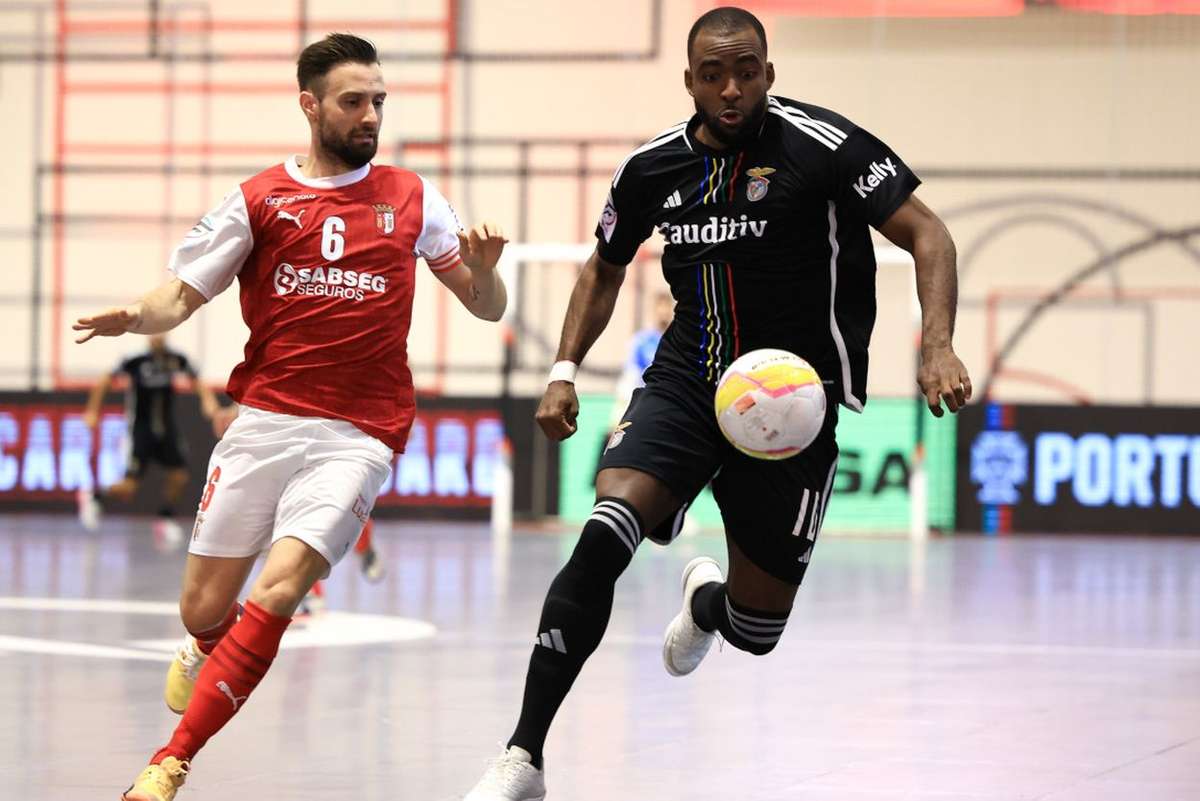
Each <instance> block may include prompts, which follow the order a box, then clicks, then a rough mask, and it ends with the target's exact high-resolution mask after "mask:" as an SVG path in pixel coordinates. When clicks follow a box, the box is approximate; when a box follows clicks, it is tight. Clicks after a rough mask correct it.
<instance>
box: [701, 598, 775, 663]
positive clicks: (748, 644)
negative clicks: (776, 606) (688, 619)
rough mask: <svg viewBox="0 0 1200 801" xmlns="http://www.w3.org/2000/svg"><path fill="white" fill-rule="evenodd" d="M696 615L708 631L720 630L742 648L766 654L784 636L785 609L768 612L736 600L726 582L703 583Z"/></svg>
mask: <svg viewBox="0 0 1200 801" xmlns="http://www.w3.org/2000/svg"><path fill="white" fill-rule="evenodd" d="M692 618H693V619H694V620H695V621H696V625H697V626H699V627H700V628H702V629H704V630H705V631H719V632H721V636H722V637H724V638H725V641H726V642H727V643H729V644H730V645H732V646H733V647H735V648H738V649H740V650H742V651H749V652H750V653H752V654H758V655H760V656H761V655H763V654H766V653H770V651H771V650H772V649H773V648H774V647H775V645H776V644H777V643H778V642H779V638H780V637H782V636H783V630H784V628H786V627H787V620H788V616H787V613H785V612H764V611H762V610H759V609H750V608H748V607H744V606H739V605H738V604H736V603H734V602H733V601H732V600H731V599H730V598H729V594H728V593H727V592H726V588H725V584H724V583H717V582H715V581H714V582H710V583H708V584H702V585H700V587H698V588H697V589H696V592H694V593H693V594H692Z"/></svg>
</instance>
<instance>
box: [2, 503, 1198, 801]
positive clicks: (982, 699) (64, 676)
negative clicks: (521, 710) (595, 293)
mask: <svg viewBox="0 0 1200 801" xmlns="http://www.w3.org/2000/svg"><path fill="white" fill-rule="evenodd" d="M378 531H379V537H380V543H381V548H382V549H383V550H384V552H385V559H386V562H387V566H388V571H389V574H388V577H387V579H386V580H385V581H384V582H383V583H382V584H380V585H377V586H371V585H367V584H365V583H364V582H363V581H362V579H361V578H360V577H359V576H358V574H357V570H356V566H355V563H354V561H353V559H348V560H347V561H346V562H345V563H343V565H341V566H339V568H338V570H337V571H336V572H335V574H334V576H333V577H332V579H331V580H330V582H329V583H328V585H327V599H328V606H329V608H330V609H331V610H333V611H335V612H337V613H346V614H348V615H350V616H351V617H346V618H342V619H341V620H343V621H345V622H344V624H342V625H339V626H338V627H337V628H338V629H339V630H340V631H341V634H342V639H343V640H346V639H349V640H354V639H355V638H354V636H351V633H353V632H354V631H358V630H360V629H361V628H363V627H365V628H373V627H375V628H380V629H385V630H386V631H388V632H389V634H388V636H387V637H382V636H381V637H380V638H381V639H385V640H387V641H386V642H381V643H373V644H362V643H361V642H340V643H335V642H332V641H331V640H332V639H334V638H335V637H331V638H330V639H329V640H326V639H322V637H324V636H325V635H324V634H323V633H322V629H321V627H325V628H324V630H323V631H324V632H332V631H333V627H332V626H330V625H329V624H331V623H334V622H336V621H337V620H338V618H336V617H331V618H329V619H328V620H325V621H321V622H320V625H319V626H316V627H312V630H311V631H309V632H307V636H309V637H310V639H311V638H313V637H315V638H317V642H316V643H313V642H309V643H308V644H309V645H310V646H312V645H314V644H315V645H316V646H317V647H306V648H300V649H295V650H287V651H285V652H284V653H283V654H282V655H281V657H280V658H279V660H278V661H277V662H276V665H275V667H274V668H273V670H272V673H271V674H270V676H269V678H268V679H267V680H266V682H265V683H264V684H263V686H262V687H260V689H259V690H258V692H257V693H256V694H255V696H254V698H253V700H252V701H251V702H250V703H249V705H248V708H247V710H246V713H245V714H243V715H239V716H238V718H237V719H236V720H235V721H234V723H233V724H231V726H230V727H229V728H228V729H226V730H225V731H224V732H222V733H221V734H220V735H219V736H218V737H217V738H216V739H215V740H214V741H213V742H212V743H211V744H210V746H209V747H208V748H207V749H206V750H205V751H204V752H203V754H202V756H201V758H200V759H198V760H197V763H196V766H195V772H194V775H193V778H192V780H190V781H189V783H188V785H187V787H186V788H185V790H184V791H183V792H181V794H180V799H181V801H188V800H189V799H231V798H255V799H288V800H289V801H292V800H295V801H306V799H318V798H320V799H323V801H325V800H328V799H337V800H340V799H351V798H353V799H357V800H361V801H375V800H378V801H385V799H386V801H394V799H414V800H417V799H420V800H424V799H439V800H440V799H454V798H460V797H461V796H462V794H463V793H464V792H465V791H466V790H467V789H468V788H469V786H470V785H471V783H472V782H473V781H474V779H475V778H476V777H477V774H478V773H479V771H480V770H481V769H482V766H483V761H484V760H485V759H486V758H487V757H489V756H492V755H493V751H494V750H495V748H496V743H497V742H499V741H500V740H502V739H504V738H505V737H507V735H508V733H509V731H510V729H511V727H512V724H513V722H514V721H515V717H516V713H517V704H518V702H519V698H520V692H521V685H522V681H523V678H524V671H525V663H526V660H527V659H528V654H529V651H530V648H531V643H532V641H533V637H534V635H535V633H536V632H535V631H534V629H535V627H536V623H537V616H538V610H539V609H540V606H541V601H542V595H543V593H544V591H545V588H546V585H547V584H548V583H549V581H550V578H551V577H552V576H553V574H554V572H555V571H556V570H557V568H558V566H559V564H560V563H561V562H562V561H563V560H564V559H565V556H566V554H567V553H568V552H569V549H570V547H571V544H572V539H573V538H572V537H568V536H552V535H546V534H533V533H526V534H522V533H518V534H517V535H516V536H515V537H514V539H513V541H512V543H511V546H510V547H509V548H507V549H496V548H495V547H494V546H493V543H492V541H491V539H490V537H489V535H488V533H487V531H486V530H485V529H484V528H483V527H477V526H464V525H449V524H414V523H403V524H399V523H382V524H381V525H380V526H379V527H378ZM722 551H723V546H722V544H721V541H720V540H719V539H718V538H716V537H714V536H706V535H701V536H697V537H693V538H690V539H686V540H683V541H681V542H679V543H676V544H675V545H674V546H672V547H671V548H670V549H665V550H664V549H660V548H657V547H656V546H652V545H649V544H647V545H644V546H643V548H642V551H641V552H639V555H638V558H637V560H636V561H635V563H634V565H633V567H632V568H631V569H630V570H629V572H628V573H627V574H626V576H625V577H623V578H622V580H621V583H620V584H619V585H618V592H617V607H616V609H615V611H614V614H613V619H612V623H611V624H610V627H609V637H608V638H607V639H606V641H605V644H604V645H603V646H601V649H600V651H599V652H598V653H597V654H596V656H594V657H593V659H592V661H591V662H590V663H589V664H588V666H587V668H586V669H585V671H584V673H583V675H582V676H581V677H580V679H579V681H578V682H577V684H576V688H575V690H574V692H573V693H572V695H571V696H570V697H569V698H568V700H567V703H566V705H565V706H564V708H563V711H562V713H561V714H560V717H559V720H558V722H557V724H556V727H555V729H554V731H553V732H552V733H551V738H550V742H549V746H548V751H547V765H548V774H547V780H548V784H549V788H550V795H549V798H550V799H564V801H565V800H566V799H571V800H572V801H599V800H600V799H605V801H608V800H609V799H614V798H620V799H633V800H635V801H640V800H641V799H647V800H649V799H656V800H657V799H661V800H662V801H675V800H676V799H678V800H679V801H683V800H684V799H687V800H688V801H692V800H693V799H714V801H716V800H717V799H721V800H722V801H724V800H726V799H756V800H761V801H771V800H773V799H778V800H779V801H783V800H784V799H787V800H788V801H795V800H800V801H804V800H807V799H813V800H814V801H815V800H816V799H820V800H821V801H826V800H828V801H843V800H848V801H859V800H861V801H876V800H878V801H884V800H885V799H886V801H896V799H1006V800H1007V799H1051V800H1052V801H1075V800H1076V799H1078V800H1079V801H1083V799H1087V801H1108V799H1113V800H1114V801H1115V799H1122V801H1125V800H1126V799H1130V798H1136V799H1137V801H1167V800H1169V799H1180V801H1182V800H1183V799H1188V800H1189V801H1194V799H1197V798H1200V541H1198V540H1186V539H1162V540H1156V539H1150V538H1140V539H1119V538H1117V539H1111V538H1093V537H1077V538H1068V537H1055V538H1050V537H1046V538H1020V539H982V538H951V539H945V540H933V541H931V542H930V543H929V544H928V545H927V546H912V545H910V544H909V543H908V542H907V541H904V540H889V539H845V538H837V537H833V536H824V537H823V539H822V542H821V543H820V545H819V546H818V548H817V551H816V555H815V557H814V560H813V566H812V569H811V570H810V573H809V577H808V579H807V582H806V585H805V587H804V589H803V590H802V591H801V596H800V599H799V601H798V603H797V607H796V610H795V611H794V612H793V615H792V622H791V626H790V628H789V630H788V633H787V634H786V635H785V637H784V640H783V642H782V644H781V645H780V647H779V648H778V649H777V650H776V651H775V652H774V653H773V654H772V655H770V656H769V657H766V658H761V659H759V658H754V657H750V656H747V655H744V654H741V653H738V652H736V651H734V650H732V649H730V648H726V649H724V650H723V651H721V652H716V651H714V652H713V654H712V655H711V656H710V657H709V659H708V661H706V662H705V664H704V665H703V666H702V667H701V668H700V670H698V671H697V673H696V674H694V675H693V676H691V677H689V678H687V679H682V680H681V679H673V678H671V677H669V676H667V675H666V673H665V672H664V671H663V669H662V666H661V662H660V656H659V648H660V643H661V640H660V637H661V633H662V629H663V627H664V626H665V625H666V623H667V621H668V620H669V619H670V618H671V617H672V616H673V615H674V614H675V612H676V611H677V607H678V575H679V571H680V569H681V568H682V566H683V565H684V564H685V563H686V562H687V561H688V560H689V559H690V558H691V557H692V556H694V555H696V554H697V553H710V554H713V555H717V556H719V557H720V556H722ZM181 564H182V557H181V556H180V555H178V554H173V555H163V554H159V553H157V552H155V551H154V549H153V547H152V546H151V542H150V536H149V533H148V531H147V530H146V528H145V526H144V524H143V523H141V522H138V521H127V520H121V519H113V520H108V521H106V522H105V525H104V527H103V529H102V530H101V531H100V532H99V533H98V534H95V535H86V534H83V533H81V532H79V531H78V530H77V528H76V527H75V525H74V524H73V521H71V520H69V519H68V518H63V517H47V516H35V515H24V516H9V517H0V597H2V598H5V599H14V598H19V599H24V600H23V601H21V602H17V601H11V600H10V601H3V600H0V799H8V798H12V799H16V798H21V799H35V800H36V801H79V799H91V798H113V799H115V798H116V797H117V796H118V794H119V791H120V790H122V789H124V787H125V786H126V785H127V784H128V782H129V780H130V779H131V778H132V777H133V776H134V775H135V774H136V773H137V771H138V770H139V769H140V767H141V765H142V763H143V762H144V760H145V758H146V757H147V756H148V755H149V753H150V752H151V751H152V750H153V749H154V748H155V747H156V746H157V745H158V744H159V743H160V742H161V741H162V740H163V739H164V737H165V735H166V734H167V733H168V732H169V730H170V727H171V726H172V725H173V724H174V721H175V720H176V718H175V717H174V716H173V715H171V714H170V713H169V712H168V711H167V710H166V709H165V707H164V706H163V704H162V701H161V696H160V692H161V677H162V671H163V665H164V662H162V661H161V654H160V652H159V651H156V650H155V649H156V648H161V647H162V643H161V642H157V641H162V640H174V639H176V638H177V637H178V636H179V634H180V629H179V625H178V622H177V621H176V620H175V619H174V618H173V616H172V615H171V614H170V611H171V606H170V605H171V604H172V603H173V602H174V599H175V593H176V591H177V588H178V582H179V576H180V568H181ZM29 599H55V603H56V604H57V608H45V607H47V606H50V605H51V604H50V602H49V601H47V602H41V601H31V600H29ZM71 599H81V600H82V601H83V603H82V605H81V604H78V603H67V604H65V608H62V607H63V606H64V601H65V600H71ZM100 600H108V601H115V602H118V603H117V604H116V605H115V606H113V605H109V606H107V607H106V606H104V605H101V604H99V603H98V601H100ZM134 601H136V602H140V603H139V604H134V605H127V604H126V603H125V602H134ZM146 602H157V603H146ZM31 604H32V605H34V606H38V607H39V608H37V609H30V608H27V607H29V606H30V605H31ZM19 607H26V608H19ZM364 615H385V616H388V617H389V618H402V619H403V620H402V621H391V622H388V623H378V624H373V623H372V622H371V620H370V619H369V618H362V617H358V616H364ZM364 621H366V622H365V623H364ZM426 624H430V625H432V626H434V627H436V634H434V636H432V637H428V638H416V639H402V638H400V637H399V636H397V637H394V638H393V637H392V636H391V634H390V632H392V631H393V628H391V627H394V630H395V631H400V630H408V631H410V632H411V631H413V629H411V628H409V629H406V628H405V627H406V626H410V625H411V626H417V627H418V628H420V627H421V626H424V625H426ZM355 627H359V628H358V629H356V628H355ZM348 632H349V633H348Z"/></svg>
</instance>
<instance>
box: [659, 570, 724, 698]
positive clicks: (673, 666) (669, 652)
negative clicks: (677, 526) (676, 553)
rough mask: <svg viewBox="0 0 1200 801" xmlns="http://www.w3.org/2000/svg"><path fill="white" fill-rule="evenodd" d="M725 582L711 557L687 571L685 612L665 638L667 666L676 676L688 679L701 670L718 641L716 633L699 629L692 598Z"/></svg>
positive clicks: (681, 611)
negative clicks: (710, 585) (711, 584)
mask: <svg viewBox="0 0 1200 801" xmlns="http://www.w3.org/2000/svg"><path fill="white" fill-rule="evenodd" d="M724 580H725V577H724V576H722V575H721V568H720V567H719V566H718V565H717V563H716V561H715V560H713V559H710V558H709V557H707V556H698V557H696V558H695V559H693V560H692V561H690V562H688V564H687V567H685V568H684V569H683V609H681V610H679V614H678V615H676V616H675V619H674V620H672V621H671V624H670V625H669V626H667V631H666V633H665V634H664V635H663V665H664V666H665V667H666V668H667V672H668V673H670V674H671V675H672V676H686V675H687V674H689V673H691V672H692V671H693V670H695V669H696V668H697V667H699V666H700V663H701V662H702V661H703V660H704V657H705V655H706V654H707V653H708V649H709V648H711V647H712V644H713V640H715V639H716V638H717V634H716V632H714V631H705V630H704V629H702V628H700V627H699V626H697V625H696V620H695V619H694V618H693V617H692V596H693V595H695V594H696V590H697V589H699V588H700V587H701V586H702V585H704V584H708V583H709V582H710V581H715V582H717V583H720V582H722V581H724Z"/></svg>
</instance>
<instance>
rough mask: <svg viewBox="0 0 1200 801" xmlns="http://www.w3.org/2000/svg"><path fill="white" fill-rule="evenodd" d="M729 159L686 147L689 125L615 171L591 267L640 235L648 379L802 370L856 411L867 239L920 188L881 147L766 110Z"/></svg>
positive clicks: (870, 282)
mask: <svg viewBox="0 0 1200 801" xmlns="http://www.w3.org/2000/svg"><path fill="white" fill-rule="evenodd" d="M767 110H768V113H767V114H766V117H765V119H764V121H763V125H762V129H761V130H760V132H759V135H758V136H757V137H756V138H754V139H753V140H752V141H750V142H748V143H746V144H745V145H744V146H743V147H741V149H733V148H730V149H727V150H722V151H717V150H713V149H711V148H708V147H706V146H705V145H704V144H702V143H701V142H699V141H698V140H697V139H696V137H695V131H696V128H697V126H698V125H699V124H700V119H699V115H697V116H695V117H693V118H692V119H691V120H690V121H688V122H686V123H680V124H679V125H676V126H674V127H672V128H668V129H667V130H666V131H663V132H662V133H661V134H659V135H658V136H657V137H655V138H654V139H651V140H650V141H649V142H647V143H646V144H644V145H642V146H641V147H639V148H637V149H636V150H634V151H633V153H631V154H630V155H629V156H628V157H627V158H626V159H625V161H624V162H623V163H622V164H621V166H620V167H618V168H617V171H616V174H615V175H614V176H613V182H612V188H611V191H610V192H609V197H608V202H607V203H606V205H605V207H604V213H603V215H602V216H601V218H600V222H599V224H598V225H597V227H596V236H597V238H598V240H599V243H598V252H599V254H600V257H601V258H602V259H604V260H605V261H607V262H610V263H612V264H620V265H624V264H628V263H629V262H630V261H632V259H633V257H634V255H635V254H636V252H637V249H638V247H639V246H640V245H641V244H642V242H644V241H645V240H646V239H647V238H648V237H649V236H650V235H651V233H652V232H654V231H658V233H659V234H661V235H662V237H663V240H664V250H663V257H662V267H663V274H664V276H665V277H666V279H667V282H668V283H669V284H670V286H671V293H672V295H674V298H675V303H676V305H675V320H674V322H672V324H671V326H670V328H668V329H667V332H666V333H665V334H664V335H663V339H662V342H661V344H660V345H659V349H658V352H657V354H656V355H655V361H654V367H657V368H658V369H666V370H671V371H683V372H685V373H687V374H690V375H693V376H698V377H699V378H701V379H702V380H704V381H707V382H709V383H715V381H716V380H717V378H719V377H720V375H721V373H722V371H723V370H724V369H725V367H727V366H728V365H729V364H730V362H732V361H733V360H734V359H735V358H737V357H738V356H739V355H740V354H742V353H745V352H747V351H750V350H754V349H757V348H765V347H772V348H783V349H786V350H790V351H792V352H793V353H796V354H798V355H800V356H801V357H803V358H804V359H807V360H808V361H809V362H810V363H811V364H812V365H813V367H815V368H816V370H817V372H818V373H819V374H820V375H821V378H822V379H823V380H824V381H825V382H826V389H827V390H828V391H829V394H830V398H831V400H835V401H838V402H841V403H845V404H846V405H847V406H849V407H850V408H852V409H855V410H860V411H861V409H862V407H863V404H864V403H865V402H866V388H867V345H868V343H869V341H870V338H871V329H872V328H873V326H874V324H875V251H874V248H873V246H872V243H871V235H870V230H869V229H868V226H875V227H878V226H880V225H882V224H883V223H884V222H886V221H887V219H888V218H889V217H890V216H891V215H892V213H893V212H895V211H896V209H897V208H899V207H900V205H901V204H902V203H903V202H904V201H905V200H906V199H907V198H908V196H909V195H911V194H912V192H913V190H914V189H916V187H917V186H918V185H919V184H920V181H919V179H918V178H917V177H916V175H914V174H913V172H912V171H911V170H910V169H909V168H908V166H907V165H905V164H904V162H903V161H901V159H900V157H899V156H897V155H896V154H895V153H894V152H893V151H892V150H891V149H890V148H889V147H888V146H887V145H885V144H884V143H883V142H881V141H880V140H878V139H876V138H875V137H874V136H872V135H871V134H870V133H868V132H867V131H865V130H863V129H862V128H859V127H857V126H856V125H854V124H853V123H852V122H850V121H849V120H847V119H846V118H844V117H842V116H840V115H838V114H835V113H834V112H832V111H828V110H826V109H823V108H820V107H818V106H812V105H809V104H807V103H799V102H797V101H794V100H788V99H786V98H782V97H769V98H768V105H767Z"/></svg>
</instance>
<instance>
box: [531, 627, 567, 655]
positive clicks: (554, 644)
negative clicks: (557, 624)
mask: <svg viewBox="0 0 1200 801" xmlns="http://www.w3.org/2000/svg"><path fill="white" fill-rule="evenodd" d="M534 645H540V646H542V647H543V648H549V649H550V650H551V651H558V652H559V653H560V654H565V653H566V652H567V645H566V643H564V642H563V636H562V629H550V631H544V632H542V633H541V634H539V635H538V638H537V640H536V641H535V642H534Z"/></svg>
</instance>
